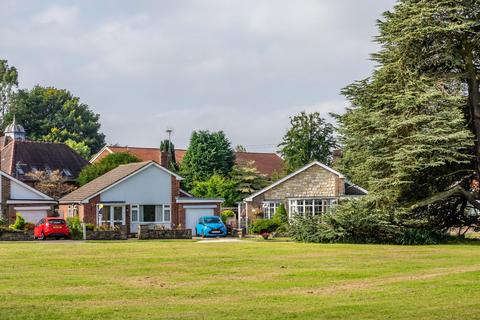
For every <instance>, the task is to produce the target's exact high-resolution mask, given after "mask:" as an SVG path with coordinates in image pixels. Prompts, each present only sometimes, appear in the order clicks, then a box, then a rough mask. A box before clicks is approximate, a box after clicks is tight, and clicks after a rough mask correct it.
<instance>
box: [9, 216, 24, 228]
mask: <svg viewBox="0 0 480 320" xmlns="http://www.w3.org/2000/svg"><path fill="white" fill-rule="evenodd" d="M10 229H13V230H24V229H25V219H23V217H22V215H21V214H20V213H17V218H16V219H15V223H13V224H11V225H10Z"/></svg>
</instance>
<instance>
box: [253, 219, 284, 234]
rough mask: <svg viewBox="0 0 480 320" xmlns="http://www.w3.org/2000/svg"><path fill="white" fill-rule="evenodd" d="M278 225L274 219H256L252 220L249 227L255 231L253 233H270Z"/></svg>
mask: <svg viewBox="0 0 480 320" xmlns="http://www.w3.org/2000/svg"><path fill="white" fill-rule="evenodd" d="M279 226H280V224H279V223H278V221H275V220H274V219H257V220H255V221H254V222H253V224H252V227H251V228H250V231H251V232H253V233H255V234H260V233H264V232H267V233H272V232H274V231H275V230H277V228H278V227H279Z"/></svg>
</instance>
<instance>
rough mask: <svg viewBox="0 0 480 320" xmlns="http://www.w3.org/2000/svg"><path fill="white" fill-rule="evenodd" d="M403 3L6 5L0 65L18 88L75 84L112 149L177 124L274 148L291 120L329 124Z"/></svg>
mask: <svg viewBox="0 0 480 320" xmlns="http://www.w3.org/2000/svg"><path fill="white" fill-rule="evenodd" d="M393 5H394V0H316V1H314V0H298V1H292V0H235V1H233V0H202V1H198V0H171V1H170V0H159V1H155V0H152V1H139V0H136V1H121V0H103V1H94V0H85V1H76V2H75V1H52V0H43V1H33V0H29V1H16V0H0V7H1V10H0V59H7V60H8V62H9V65H13V66H15V67H16V68H17V69H18V71H19V82H20V83H19V87H20V88H31V87H33V86H35V85H37V84H39V85H42V86H54V87H57V88H62V89H68V90H70V91H71V92H72V94H73V95H75V96H77V97H80V100H81V102H83V103H86V104H88V105H89V106H90V108H91V109H92V110H93V111H94V112H95V113H99V114H100V115H101V118H100V121H101V124H102V128H101V130H102V132H103V133H105V135H106V140H107V142H108V143H110V144H115V143H117V144H120V145H128V146H145V147H157V146H158V145H159V142H160V141H161V140H162V139H164V138H166V132H165V131H166V129H167V128H173V130H174V133H173V136H172V140H173V142H174V143H175V146H176V147H177V148H183V147H186V146H188V142H189V138H190V135H191V132H192V131H193V130H210V131H216V130H223V131H224V132H225V133H226V134H227V136H228V137H229V139H230V141H231V142H232V145H233V146H235V145H237V144H241V145H243V146H245V147H246V149H247V150H248V151H255V152H272V151H276V150H277V145H278V144H279V143H280V142H281V140H282V136H283V135H284V134H285V132H286V130H287V129H288V127H289V117H290V116H292V115H295V114H298V113H299V112H301V111H307V112H314V111H318V112H320V114H321V115H322V116H323V117H325V118H327V119H328V113H329V112H335V113H342V112H343V111H344V110H345V107H346V106H348V102H347V101H346V100H345V98H344V97H342V96H341V94H340V90H341V89H342V88H343V87H345V86H346V85H348V84H349V83H352V82H353V81H355V80H360V79H363V78H366V77H368V76H369V75H370V73H371V71H372V70H373V68H374V63H373V62H372V61H370V56H369V55H370V54H371V53H372V52H375V51H376V50H378V45H377V44H375V43H374V41H373V40H374V37H375V35H376V34H377V27H376V20H377V19H378V18H380V17H381V14H382V12H384V11H386V10H390V9H391V8H392V7H393Z"/></svg>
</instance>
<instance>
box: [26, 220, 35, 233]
mask: <svg viewBox="0 0 480 320" xmlns="http://www.w3.org/2000/svg"><path fill="white" fill-rule="evenodd" d="M33 229H35V224H33V223H30V222H28V223H25V226H24V230H28V231H33Z"/></svg>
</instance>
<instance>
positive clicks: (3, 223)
mask: <svg viewBox="0 0 480 320" xmlns="http://www.w3.org/2000/svg"><path fill="white" fill-rule="evenodd" d="M6 225H7V219H5V217H4V216H3V215H2V214H1V213H0V227H2V226H6Z"/></svg>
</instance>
